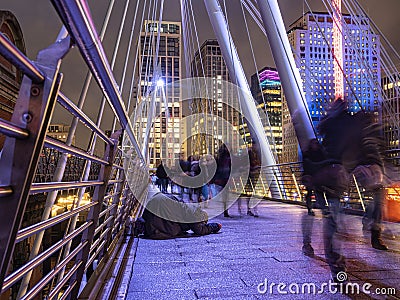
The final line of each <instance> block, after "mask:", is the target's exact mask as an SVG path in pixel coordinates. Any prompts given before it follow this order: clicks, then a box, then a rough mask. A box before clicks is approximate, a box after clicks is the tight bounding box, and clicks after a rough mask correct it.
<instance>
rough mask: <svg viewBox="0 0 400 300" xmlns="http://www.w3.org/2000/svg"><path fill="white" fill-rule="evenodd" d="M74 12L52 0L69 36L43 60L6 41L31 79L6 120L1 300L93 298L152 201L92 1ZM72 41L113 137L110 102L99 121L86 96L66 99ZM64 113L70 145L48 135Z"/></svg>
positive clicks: (0, 163)
mask: <svg viewBox="0 0 400 300" xmlns="http://www.w3.org/2000/svg"><path fill="white" fill-rule="evenodd" d="M69 3H70V2H68V4H66V3H65V2H62V1H53V4H54V6H55V8H56V10H57V12H58V13H59V15H60V16H61V20H62V22H63V23H64V25H65V27H66V28H67V29H68V32H69V35H68V34H65V31H62V32H61V34H60V38H59V39H58V40H57V41H56V42H55V43H54V44H52V45H50V46H49V47H47V48H46V49H44V50H42V51H41V52H40V53H39V55H38V57H37V59H36V60H35V61H32V60H30V59H29V58H28V57H27V56H25V55H24V54H23V53H22V52H21V51H19V50H18V49H17V48H16V47H15V46H14V45H13V44H12V43H11V42H10V41H9V40H8V39H7V38H6V37H5V35H3V34H1V33H0V54H1V55H2V56H3V57H5V58H6V59H7V60H8V61H9V62H10V63H12V64H13V65H14V66H15V67H16V68H18V69H19V70H21V71H22V72H23V73H24V74H25V76H24V78H23V81H22V83H21V87H20V91H19V96H18V99H16V105H15V108H14V112H13V115H12V118H11V120H3V119H0V134H2V135H5V136H6V141H5V144H4V147H3V149H1V156H0V169H1V172H0V258H1V260H0V290H1V292H0V299H3V298H4V299H8V298H12V299H15V298H18V299H33V298H36V297H39V298H46V299H77V298H78V297H79V295H80V294H82V293H83V294H87V293H88V291H87V290H88V289H89V288H90V285H89V284H88V283H89V282H90V281H93V280H96V278H95V276H91V275H92V274H93V272H94V270H95V269H96V267H97V268H100V266H101V265H102V264H103V265H104V264H105V263H106V261H107V260H108V259H110V257H112V255H114V254H115V252H116V251H117V249H118V247H119V245H121V244H122V241H123V237H124V231H125V227H126V224H127V222H128V220H129V217H130V216H134V217H135V216H137V215H138V214H140V213H141V211H142V209H143V206H142V202H143V201H144V199H145V198H146V193H147V185H148V170H147V166H146V164H145V162H144V160H143V157H142V154H141V153H140V151H139V147H138V145H137V141H136V140H135V136H134V134H133V129H132V125H131V124H130V120H129V118H128V115H127V114H128V113H127V111H126V110H125V106H124V101H123V99H122V96H121V93H120V92H119V90H118V86H117V84H116V80H115V78H114V74H113V71H112V70H111V68H110V66H109V64H108V61H107V58H106V57H105V54H104V53H105V52H104V49H103V45H102V42H101V40H100V39H99V37H98V34H97V32H96V30H95V28H94V27H93V22H92V20H91V17H90V14H89V12H88V11H87V10H81V9H80V8H82V5H83V2H82V3H81V2H80V1H76V2H74V3H73V4H69ZM72 41H74V45H76V46H77V47H78V48H79V50H80V53H81V56H82V58H83V60H84V61H85V62H86V63H87V66H88V69H89V72H90V73H88V74H91V75H90V76H91V77H93V78H94V79H95V80H96V82H97V86H98V90H99V91H101V92H102V93H103V98H104V99H106V100H108V107H109V108H110V111H112V112H113V115H112V117H111V119H114V121H113V126H112V130H111V131H112V133H111V135H108V134H106V130H105V129H111V128H107V127H105V126H109V125H101V123H102V122H101V121H102V120H104V119H105V118H106V116H105V115H104V114H103V111H104V109H105V106H106V105H107V103H106V101H104V100H103V102H102V103H101V104H100V109H99V113H98V115H97V116H96V118H97V119H94V118H93V117H89V116H92V115H93V111H92V110H93V107H92V109H91V110H89V108H88V110H87V111H86V112H85V111H84V110H83V107H84V105H83V104H84V102H85V97H83V98H82V99H79V101H77V102H78V104H75V103H74V101H72V100H70V99H68V98H67V96H65V95H64V94H63V93H62V92H60V88H61V83H62V78H63V75H62V74H61V73H60V67H61V65H62V63H63V59H64V57H65V56H67V55H68V54H69V52H70V50H71V46H72V45H73V44H72ZM92 45H95V47H91V46H92ZM71 76H73V74H72V75H71ZM88 77H89V76H88ZM89 81H90V80H89ZM89 83H90V82H89ZM89 83H87V84H89ZM56 106H57V109H60V110H64V111H63V113H62V114H63V115H64V116H65V114H69V115H70V116H71V119H72V122H71V126H70V127H69V128H70V129H69V133H68V137H67V138H66V141H61V140H57V139H54V138H52V137H50V136H48V135H47V129H48V127H49V125H50V124H54V123H55V124H57V123H58V120H57V118H56V117H55V114H54V109H55V107H56ZM108 118H110V117H109V116H108ZM78 124H82V125H83V126H80V125H78ZM118 124H119V125H118ZM118 126H119V128H120V129H118ZM115 128H117V129H115ZM82 137H85V138H86V137H90V138H89V139H88V140H89V142H88V143H87V148H86V149H84V147H82V146H81V147H80V148H78V147H76V146H73V145H72V141H73V140H74V139H75V138H76V139H82ZM122 140H123V142H121V141H122ZM81 144H82V143H81ZM85 288H86V290H85Z"/></svg>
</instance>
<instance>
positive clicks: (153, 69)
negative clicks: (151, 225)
mask: <svg viewBox="0 0 400 300" xmlns="http://www.w3.org/2000/svg"><path fill="white" fill-rule="evenodd" d="M158 34H159V38H158ZM157 44H159V47H158V51H156V49H157V47H156V46H157ZM139 53H140V55H139V72H140V82H139V85H140V88H139V90H138V99H139V103H138V104H137V108H138V109H140V110H141V113H139V115H140V118H141V119H140V120H136V122H135V124H134V125H135V127H136V132H137V135H138V141H145V140H146V127H147V126H148V125H147V124H148V123H147V117H148V116H149V115H151V114H152V112H151V111H153V113H154V115H155V119H154V123H153V125H152V126H153V127H152V129H151V130H150V136H149V138H148V147H145V146H144V147H143V145H142V147H143V148H146V149H144V151H148V157H149V167H150V168H155V167H156V166H157V165H158V164H159V163H160V162H161V159H167V161H168V162H172V161H173V160H174V159H176V158H178V156H179V153H180V152H181V151H182V150H181V128H182V124H181V120H182V110H181V105H180V100H181V93H180V89H179V87H178V86H175V85H174V82H176V81H178V80H180V79H181V23H180V22H168V21H163V22H161V26H160V28H158V22H152V21H146V22H145V25H144V30H143V32H141V34H140V42H139ZM157 55H158V61H156V60H155V57H156V56H157ZM151 101H154V103H155V105H154V107H152V106H151ZM167 106H168V109H166V107H167ZM150 125H151V123H150ZM147 133H148V132H147ZM144 145H145V144H144Z"/></svg>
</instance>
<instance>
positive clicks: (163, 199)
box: [143, 193, 212, 239]
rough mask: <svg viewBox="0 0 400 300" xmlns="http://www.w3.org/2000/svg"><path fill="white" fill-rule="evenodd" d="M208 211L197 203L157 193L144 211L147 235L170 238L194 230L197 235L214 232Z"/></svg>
mask: <svg viewBox="0 0 400 300" xmlns="http://www.w3.org/2000/svg"><path fill="white" fill-rule="evenodd" d="M207 218H208V217H207V213H206V212H205V211H203V210H202V209H200V208H199V207H198V206H197V205H195V204H193V205H190V204H187V203H184V202H180V201H178V200H174V199H171V198H170V197H168V196H167V195H164V194H162V193H157V194H156V195H154V196H153V197H152V198H151V199H150V200H149V202H148V203H147V205H146V209H145V210H144V212H143V219H144V220H145V232H144V234H145V236H146V237H147V238H150V239H169V238H174V237H178V236H182V235H185V234H186V231H188V230H192V231H193V232H194V234H196V235H206V234H210V233H211V232H212V230H211V228H210V227H209V226H207Z"/></svg>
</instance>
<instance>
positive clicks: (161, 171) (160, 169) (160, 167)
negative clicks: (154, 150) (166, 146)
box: [156, 163, 168, 179]
mask: <svg viewBox="0 0 400 300" xmlns="http://www.w3.org/2000/svg"><path fill="white" fill-rule="evenodd" d="M156 175H157V177H158V178H160V179H166V178H168V174H167V172H166V171H165V167H164V165H163V164H162V163H161V164H159V165H158V167H157V170H156Z"/></svg>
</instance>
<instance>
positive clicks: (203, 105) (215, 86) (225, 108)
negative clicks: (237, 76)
mask: <svg viewBox="0 0 400 300" xmlns="http://www.w3.org/2000/svg"><path fill="white" fill-rule="evenodd" d="M192 75H193V77H205V78H207V81H204V82H207V83H209V84H210V85H211V86H206V85H207V84H202V83H203V81H201V80H199V81H198V82H199V83H200V84H199V85H200V86H199V87H194V88H205V89H207V96H208V98H202V99H192V103H191V110H192V114H202V113H203V114H208V116H207V117H202V115H199V117H198V118H196V119H195V122H194V124H192V128H191V136H192V138H191V143H190V144H191V151H190V152H191V153H195V154H204V153H211V154H214V153H215V152H216V151H217V149H218V147H219V145H220V143H221V142H222V141H223V142H226V143H228V144H229V145H230V146H231V147H232V148H233V149H234V151H236V150H238V149H239V139H240V136H239V132H238V131H237V130H238V126H239V113H240V112H239V109H238V104H237V90H236V89H235V86H234V85H233V84H231V79H230V76H229V74H228V69H227V67H226V65H225V61H224V59H223V57H222V54H221V49H220V47H219V44H218V42H217V40H206V41H205V42H204V43H203V44H202V45H201V47H200V49H199V50H198V51H197V52H196V54H195V57H194V59H193V61H192ZM218 117H220V118H218ZM225 122H226V123H229V124H231V125H232V127H230V126H227V124H226V123H225ZM201 127H202V128H201ZM233 128H234V129H235V130H233ZM201 130H203V131H205V132H206V134H200V133H199V132H200V131H201Z"/></svg>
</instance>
